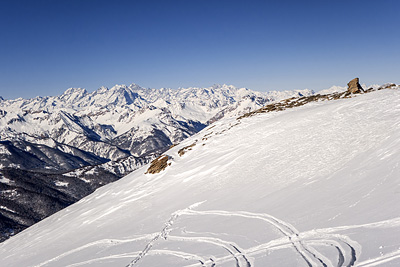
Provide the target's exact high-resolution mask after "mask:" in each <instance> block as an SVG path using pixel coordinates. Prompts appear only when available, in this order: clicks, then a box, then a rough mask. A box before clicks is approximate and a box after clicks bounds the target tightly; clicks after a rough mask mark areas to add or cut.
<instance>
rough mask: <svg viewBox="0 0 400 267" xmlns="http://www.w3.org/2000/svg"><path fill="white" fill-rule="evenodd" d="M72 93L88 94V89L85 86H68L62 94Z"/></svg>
mask: <svg viewBox="0 0 400 267" xmlns="http://www.w3.org/2000/svg"><path fill="white" fill-rule="evenodd" d="M72 94H80V95H84V94H87V91H86V89H84V88H68V89H67V90H65V92H64V93H63V94H62V95H72Z"/></svg>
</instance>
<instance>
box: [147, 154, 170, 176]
mask: <svg viewBox="0 0 400 267" xmlns="http://www.w3.org/2000/svg"><path fill="white" fill-rule="evenodd" d="M169 159H170V157H169V156H168V155H161V156H159V157H158V158H156V159H155V160H153V161H152V162H151V164H150V167H149V168H148V169H147V172H146V174H147V173H150V174H155V173H159V172H161V171H163V170H165V168H167V167H168V166H169V165H171V163H168V160H169Z"/></svg>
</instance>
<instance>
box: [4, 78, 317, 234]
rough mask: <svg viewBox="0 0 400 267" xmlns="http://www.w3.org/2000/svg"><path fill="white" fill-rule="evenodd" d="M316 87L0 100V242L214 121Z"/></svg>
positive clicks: (128, 91) (126, 89) (127, 89)
mask: <svg viewBox="0 0 400 267" xmlns="http://www.w3.org/2000/svg"><path fill="white" fill-rule="evenodd" d="M312 93H313V92H312V91H310V90H297V91H286V92H268V93H260V92H254V91H251V90H249V89H246V88H236V87H234V86H228V85H214V86H212V87H209V88H181V89H177V90H174V89H165V88H163V89H146V88H142V87H140V86H138V85H136V84H132V85H130V86H125V85H116V86H114V87H112V88H110V89H108V88H105V87H102V88H100V89H98V90H97V91H94V92H92V93H88V92H87V91H86V90H85V89H81V88H70V89H68V90H66V91H65V92H64V93H63V94H62V95H59V96H50V97H36V98H33V99H22V98H19V99H15V100H4V99H0V177H4V178H1V179H2V180H0V190H1V192H2V194H1V196H0V200H1V203H2V204H1V205H0V232H1V235H0V241H2V240H4V239H6V238H8V237H9V236H10V235H13V234H15V233H17V232H19V231H20V230H22V229H24V228H26V227H27V226H30V225H32V224H33V223H35V222H37V221H39V220H41V219H43V218H45V217H47V216H48V215H50V214H52V213H54V212H56V211H58V210H60V209H61V208H64V207H66V206H68V205H70V204H71V203H74V202H76V201H77V200H79V199H80V198H82V197H83V196H86V195H88V194H89V193H91V192H93V191H94V190H95V189H96V188H98V187H99V186H102V185H104V184H107V183H109V182H112V181H115V180H117V179H119V178H121V177H123V176H125V175H127V174H128V173H130V172H131V171H133V170H135V169H137V168H139V167H141V166H142V165H144V164H147V163H148V162H149V161H150V160H152V159H153V158H154V157H156V156H158V155H160V154H161V153H162V152H163V151H165V150H166V149H168V148H169V147H170V146H172V145H174V144H177V143H179V142H181V141H182V140H184V139H185V138H187V137H189V136H191V135H193V134H195V133H197V132H199V131H200V130H202V129H203V128H204V127H206V126H207V125H209V124H210V123H212V122H215V121H217V120H219V119H221V118H224V117H230V116H237V115H240V114H244V113H246V112H249V111H251V110H255V109H257V108H260V107H262V106H263V105H265V104H266V103H269V102H272V101H276V100H279V99H283V98H287V97H299V96H307V95H311V94H312ZM28 178H29V179H28ZM32 199H35V200H36V202H37V203H42V204H41V205H36V204H35V205H34V204H32V201H31V200H32ZM55 203H57V204H55ZM10 210H13V211H14V212H10Z"/></svg>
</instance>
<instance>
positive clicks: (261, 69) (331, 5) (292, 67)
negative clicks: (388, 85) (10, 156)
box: [0, 0, 400, 99]
mask: <svg viewBox="0 0 400 267" xmlns="http://www.w3.org/2000/svg"><path fill="white" fill-rule="evenodd" d="M399 10H400V1H396V0H393V1H390V0H381V1H365V0H364V1H361V0H360V1H359V0H347V1H344V0H343V1H342V0H329V1H328V0H318V1H311V0H304V1H300V0H297V1H285V0H281V1H267V0H265V1H234V0H231V1H224V0H214V1H209V0H202V1H199V0H182V1H170V0H164V1H152V0H147V1H144V0H143V1H133V0H132V1H119V0H112V1H101V0H79V1H75V0H68V1H67V0H65V1H62V0H58V1H56V0H48V1H41V0H35V1H19V0H1V1H0V27H1V37H0V95H1V96H3V97H4V98H7V99H13V98H17V97H24V98H30V97H35V96H37V95H40V96H46V95H59V94H61V93H62V92H63V91H65V90H66V89H67V88H69V87H82V88H86V89H87V90H88V91H93V90H96V89H97V88H99V87H100V86H107V87H111V86H113V85H115V84H131V83H136V84H139V85H141V86H143V87H151V88H161V87H170V88H178V87H189V86H199V87H208V86H211V85H213V84H215V83H226V84H232V85H235V86H238V87H247V88H250V89H253V90H259V91H269V90H289V89H304V88H309V89H313V90H320V89H325V88H329V87H330V86H332V85H342V86H343V85H345V84H346V83H347V82H348V81H349V80H350V79H352V78H354V77H360V80H361V82H362V83H366V84H372V83H384V82H395V83H400V79H399V78H400V77H399V73H400V64H399V61H400V30H399V29H400V20H399V17H398V11H399Z"/></svg>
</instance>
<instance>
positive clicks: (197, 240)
mask: <svg viewBox="0 0 400 267" xmlns="http://www.w3.org/2000/svg"><path fill="white" fill-rule="evenodd" d="M200 204H201V203H197V204H194V205H192V206H190V207H188V208H187V209H183V210H178V211H176V212H174V213H173V214H171V217H170V218H169V219H168V221H167V222H166V223H165V224H164V227H163V228H162V229H161V231H160V232H157V233H153V234H147V235H143V236H137V237H135V238H131V239H125V240H118V239H104V240H99V241H95V242H92V243H88V244H86V245H83V246H81V247H78V248H75V249H73V250H70V251H68V252H65V253H63V254H61V255H59V256H57V257H54V258H52V259H50V260H48V261H46V262H43V263H41V264H39V265H36V266H37V267H40V266H46V265H48V264H54V263H56V262H58V261H60V260H61V261H62V259H63V258H64V257H66V256H71V255H73V254H75V253H78V254H80V253H82V252H83V251H85V250H88V251H90V250H92V249H93V247H99V248H102V249H104V248H106V249H107V248H110V249H111V250H112V251H114V252H112V253H111V254H104V255H107V256H103V257H93V258H90V257H87V258H85V259H81V261H79V262H75V263H73V264H72V265H71V266H82V265H85V264H89V263H90V264H93V263H96V262H99V263H101V262H102V261H104V260H110V259H111V260H113V259H123V258H131V259H132V258H133V259H132V260H131V261H130V263H129V264H128V265H126V267H133V266H135V265H136V264H137V263H138V262H139V261H142V260H143V258H146V257H152V256H158V257H159V256H161V257H163V256H165V257H168V258H171V257H176V258H177V259H180V260H184V261H188V262H187V263H186V265H187V266H208V267H213V266H218V265H221V264H229V263H233V264H234V265H235V266H236V267H252V266H254V261H255V259H256V257H257V256H258V257H260V256H261V257H262V256H265V255H266V254H265V253H266V252H269V251H275V250H280V249H293V251H295V252H296V253H297V254H298V255H299V256H300V258H299V259H302V260H303V261H304V263H305V264H306V265H308V266H329V267H331V266H332V267H336V266H353V265H354V264H355V262H356V260H357V255H358V254H359V252H360V245H359V244H358V243H357V242H354V241H353V240H351V239H350V238H348V237H347V236H344V235H340V234H334V233H331V232H330V230H332V229H333V228H329V229H320V230H312V231H307V232H301V233H300V232H299V231H298V230H297V229H296V228H295V227H294V226H292V225H291V224H289V223H287V222H285V221H283V220H280V219H278V218H276V217H273V216H271V215H269V214H265V213H251V212H246V211H236V212H230V211H223V210H209V211H198V210H194V208H195V207H197V206H198V205H200ZM204 216H205V217H207V216H209V217H211V218H212V219H216V218H221V217H229V218H232V220H235V219H239V218H240V220H243V219H244V220H245V222H247V221H248V222H249V223H250V222H252V221H253V220H258V221H261V222H262V223H266V224H267V225H266V226H265V227H263V228H261V230H263V231H268V229H269V228H270V227H271V226H272V227H273V229H276V232H277V233H280V234H281V235H282V237H280V238H277V239H274V240H269V241H268V242H264V243H259V242H258V244H257V245H252V246H251V245H250V246H249V244H248V243H247V242H245V243H246V244H247V247H243V246H240V245H239V243H242V242H239V243H237V242H233V241H232V238H233V237H231V238H230V234H233V235H232V236H237V234H236V231H237V230H238V229H235V228H229V229H233V233H232V232H230V233H229V234H226V235H225V236H226V237H221V236H224V235H222V234H221V233H219V232H190V235H192V236H187V232H186V231H183V232H182V234H181V235H175V234H171V232H174V233H175V232H176V231H175V230H177V229H182V225H179V224H178V226H174V223H175V222H176V221H177V220H180V218H181V217H183V218H184V219H188V220H186V221H185V220H182V221H181V222H180V224H182V223H183V224H184V227H186V226H190V222H191V220H190V217H193V218H194V219H195V221H196V220H197V219H200V217H204ZM183 218H182V219H183ZM207 219H208V218H207ZM224 220H225V219H224ZM229 221H231V219H229ZM332 231H333V230H332ZM193 235H194V236H193ZM228 238H229V239H231V240H228ZM145 240H147V242H146V243H145V244H144V245H143V242H144V241H145ZM162 242H165V243H163V246H164V248H163V249H161V248H155V246H156V245H159V244H161V243H162ZM251 242H252V243H253V242H254V241H251ZM256 242H257V241H256ZM242 245H243V244H242ZM177 246H178V247H177ZM140 247H141V248H142V249H140ZM181 247H183V248H185V249H181ZM200 247H201V248H200ZM321 247H328V248H331V249H330V250H324V251H325V252H327V251H330V252H331V253H330V254H329V256H330V257H327V256H326V255H324V254H323V253H322V252H321V251H320V250H318V249H317V248H321ZM130 248H131V249H130ZM132 248H133V249H132ZM190 249H191V250H193V249H194V250H195V251H198V252H197V253H196V252H194V251H184V250H190ZM204 249H205V250H204ZM205 251H208V252H205ZM210 251H213V252H214V253H216V254H215V255H210V254H208V253H210ZM335 254H336V255H337V256H336V257H334V255H335ZM398 257H400V253H399V254H393V255H388V256H386V257H381V258H377V259H374V260H373V261H372V260H371V261H366V262H362V263H361V264H362V266H374V264H376V263H381V262H386V261H390V260H392V259H394V258H398Z"/></svg>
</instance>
